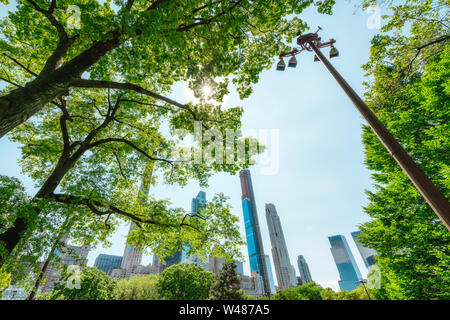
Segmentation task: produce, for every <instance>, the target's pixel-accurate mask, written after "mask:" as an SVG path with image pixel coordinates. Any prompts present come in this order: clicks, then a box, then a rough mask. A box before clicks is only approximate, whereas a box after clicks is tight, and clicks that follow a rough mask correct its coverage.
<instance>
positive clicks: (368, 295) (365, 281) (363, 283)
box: [356, 279, 372, 300]
mask: <svg viewBox="0 0 450 320" xmlns="http://www.w3.org/2000/svg"><path fill="white" fill-rule="evenodd" d="M356 283H360V284H362V285H363V287H364V290H365V291H366V293H367V297H368V298H369V300H372V299H371V298H370V294H369V291H367V288H366V283H367V280H365V279H361V280H359V281H356Z"/></svg>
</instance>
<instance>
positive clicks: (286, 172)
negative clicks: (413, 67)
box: [0, 1, 377, 290]
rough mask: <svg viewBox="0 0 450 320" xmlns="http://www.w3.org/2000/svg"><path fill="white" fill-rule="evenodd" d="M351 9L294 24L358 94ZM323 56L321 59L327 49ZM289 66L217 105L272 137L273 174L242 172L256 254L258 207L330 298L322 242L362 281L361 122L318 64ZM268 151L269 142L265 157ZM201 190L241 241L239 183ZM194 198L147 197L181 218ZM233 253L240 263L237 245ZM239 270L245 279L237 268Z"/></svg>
mask: <svg viewBox="0 0 450 320" xmlns="http://www.w3.org/2000/svg"><path fill="white" fill-rule="evenodd" d="M358 3H359V2H358V1H352V2H348V1H337V4H336V6H335V8H334V14H333V15H332V16H323V15H319V14H318V13H317V12H315V10H313V9H307V10H306V11H305V13H304V14H302V15H301V18H302V19H304V20H305V21H306V22H307V23H308V24H309V25H310V27H311V29H312V31H315V30H316V29H317V26H321V27H322V28H323V30H322V31H321V33H320V34H321V36H322V39H324V40H326V39H329V38H334V39H336V41H337V43H336V47H337V48H338V49H339V51H340V53H341V55H340V57H338V58H336V59H333V60H332V63H333V64H334V66H335V67H336V68H337V69H338V70H339V71H340V72H341V74H342V75H343V76H344V78H345V79H346V80H347V81H348V82H349V84H350V85H351V86H353V88H354V89H355V90H356V92H358V93H359V94H361V95H362V93H363V86H362V82H363V81H364V80H365V79H364V73H363V71H362V69H361V65H362V64H364V63H365V62H366V61H367V60H368V54H369V48H370V40H371V39H372V37H373V36H374V35H375V34H376V33H377V30H376V29H369V28H368V27H367V25H366V22H367V20H368V18H369V17H370V14H368V13H366V12H361V11H360V10H358V11H357V10H355V7H354V5H355V4H358ZM8 9H9V10H11V9H12V5H10V6H4V5H1V6H0V16H3V15H5V14H6V11H7V10H8ZM325 50H326V52H325V53H326V54H328V49H325ZM297 58H298V66H297V68H296V69H287V70H286V71H285V72H277V71H275V64H274V66H273V68H272V69H271V70H266V71H264V72H263V73H262V74H261V76H260V80H259V83H258V84H257V85H256V86H255V87H254V93H253V94H252V95H251V96H250V97H249V98H248V99H245V100H242V101H241V100H239V97H238V96H237V94H236V93H235V92H234V90H233V88H231V94H230V96H229V97H228V99H227V105H228V106H236V105H238V106H242V107H243V108H244V115H243V118H242V124H243V131H245V130H247V129H254V130H260V129H267V130H272V129H275V130H279V170H278V172H277V173H276V174H274V175H264V174H261V168H262V166H261V165H256V166H254V167H252V168H251V174H252V179H253V187H254V191H255V197H256V201H257V210H258V214H259V221H260V225H261V231H262V237H263V242H264V249H265V253H266V254H269V255H270V256H271V253H270V252H271V251H270V250H271V245H270V239H269V235H268V229H267V223H266V219H265V211H264V205H265V203H273V204H275V206H276V208H277V211H278V214H279V216H280V219H281V223H282V226H283V230H284V234H285V238H286V243H287V246H288V250H289V254H290V258H291V264H293V265H294V266H295V268H296V270H297V275H298V268H297V256H298V255H300V254H302V255H304V256H305V258H306V260H307V262H308V264H309V267H310V270H311V275H312V278H313V280H315V281H317V282H318V283H320V284H322V285H324V286H326V287H332V288H333V289H335V290H337V289H338V286H337V280H338V278H339V275H338V272H337V269H336V266H335V264H334V261H333V258H332V255H331V252H330V245H329V242H328V236H331V235H336V234H342V235H345V236H346V238H347V241H348V242H349V245H350V247H351V249H352V250H353V254H354V256H355V259H356V260H357V263H358V266H359V267H360V270H361V273H362V274H363V276H365V275H366V274H367V270H366V268H365V267H364V265H363V262H362V260H361V258H360V256H359V253H358V251H357V250H356V247H355V245H354V242H353V240H352V239H351V237H350V232H352V231H355V230H356V229H357V225H358V224H360V223H362V222H365V221H367V219H368V217H367V216H366V215H365V214H364V212H363V209H362V206H363V205H365V203H366V196H365V193H364V190H365V189H370V188H371V181H370V172H369V171H368V170H367V169H366V168H365V167H364V165H363V147H362V143H361V133H362V130H361V124H362V123H363V119H362V118H361V116H360V115H359V113H358V112H357V111H356V109H355V108H354V107H353V105H352V104H351V102H350V101H349V99H348V98H347V97H346V96H345V94H344V93H343V92H342V90H341V89H340V87H339V86H338V85H337V83H336V82H335V80H334V79H333V78H332V77H331V75H330V74H329V73H328V72H327V71H326V69H325V68H324V66H323V65H322V64H321V63H319V62H313V54H312V53H309V52H304V53H302V54H301V55H300V56H298V57H297ZM275 63H276V62H275ZM0 85H1V84H0ZM170 97H171V98H174V99H176V100H178V101H180V102H187V99H186V94H185V90H184V85H183V84H182V83H179V84H176V85H175V86H174V87H173V91H172V94H171V95H170ZM0 150H1V152H2V160H1V166H0V174H3V175H9V176H15V177H18V178H20V179H21V180H22V181H23V182H24V184H25V186H26V188H27V191H28V192H29V193H30V194H34V192H35V190H36V189H35V188H34V185H33V182H32V181H31V180H30V179H29V178H27V177H25V176H24V175H22V174H21V173H20V168H19V167H18V164H17V159H18V158H19V157H20V150H19V149H18V146H17V145H16V144H14V143H12V142H10V141H9V140H8V138H7V137H3V138H1V139H0ZM273 151H274V149H273V147H272V146H271V145H270V144H269V145H268V152H269V153H270V152H273ZM209 184H210V187H209V188H206V189H202V190H204V191H205V192H206V194H207V199H211V197H212V196H213V194H214V193H218V192H223V193H225V194H226V195H228V196H229V197H230V198H231V199H230V203H231V205H232V206H233V208H234V213H235V214H236V215H237V216H238V217H239V218H240V219H241V221H240V230H241V233H242V235H243V236H244V235H245V232H244V226H243V222H242V207H241V200H240V199H241V189H240V183H239V177H238V176H230V175H227V174H219V175H217V176H215V177H213V178H212V179H211V180H210V183H209ZM199 190H200V188H199V186H198V184H197V183H195V182H193V183H190V184H189V185H188V186H187V187H185V188H180V187H174V186H161V185H158V186H156V187H154V188H153V190H152V191H153V193H154V195H155V196H156V197H159V198H170V199H171V201H172V203H173V204H174V206H177V207H183V208H185V209H187V210H188V209H189V208H190V203H191V199H192V198H193V197H195V196H196V195H197V193H198V191H199ZM127 231H128V226H127V225H123V226H122V227H121V228H120V229H119V230H118V232H117V233H116V234H114V236H113V237H112V238H111V241H112V242H113V245H112V247H110V248H96V249H94V250H92V251H91V252H90V254H89V257H88V258H89V262H88V265H93V263H94V260H95V258H96V257H97V255H98V254H99V253H107V254H115V255H122V254H123V250H124V246H125V235H126V233H127ZM243 253H244V255H245V256H247V249H246V248H245V247H243ZM271 260H272V257H271ZM150 261H151V257H150V256H146V257H145V258H144V263H145V264H147V263H150ZM272 268H274V266H273V261H272ZM244 272H245V273H246V274H249V273H250V270H249V265H248V263H247V262H245V264H244ZM274 276H275V275H274ZM275 279H276V277H275Z"/></svg>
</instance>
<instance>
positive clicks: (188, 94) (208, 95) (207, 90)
mask: <svg viewBox="0 0 450 320" xmlns="http://www.w3.org/2000/svg"><path fill="white" fill-rule="evenodd" d="M221 80H222V79H221V78H216V79H215V81H221ZM183 91H184V97H185V98H186V99H187V100H188V101H189V102H193V103H200V102H203V103H209V104H213V105H222V106H225V105H226V104H227V102H228V98H229V95H225V96H224V98H223V102H218V101H216V100H215V99H213V98H212V96H213V95H214V89H213V87H211V86H210V85H209V84H208V83H205V84H203V85H202V87H201V89H200V93H201V95H202V99H199V98H197V97H196V96H195V95H194V91H192V90H191V88H189V85H188V82H184V85H183ZM201 100H202V101H201Z"/></svg>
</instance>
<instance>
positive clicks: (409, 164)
mask: <svg viewBox="0 0 450 320" xmlns="http://www.w3.org/2000/svg"><path fill="white" fill-rule="evenodd" d="M308 44H309V45H310V46H311V48H312V49H313V50H314V52H315V54H316V55H317V57H318V58H319V59H320V60H321V61H322V63H323V64H324V65H325V67H326V68H327V69H328V71H329V72H330V73H331V75H332V76H333V77H334V78H335V79H336V81H337V82H338V83H339V85H340V86H341V87H342V89H343V90H344V91H345V93H346V94H347V96H348V97H349V98H350V100H352V102H353V104H354V105H355V107H356V109H358V111H359V112H360V113H361V115H362V116H363V117H364V119H366V121H367V123H368V124H369V126H370V127H371V128H372V130H373V132H374V133H375V134H376V135H377V137H378V138H379V139H380V141H381V142H382V143H383V145H384V146H385V147H386V149H387V150H388V151H389V153H390V154H391V155H392V157H393V158H394V159H395V161H397V163H398V164H399V165H400V167H401V168H402V169H403V171H404V172H405V173H406V175H407V176H408V177H409V179H410V180H411V181H412V183H413V184H414V185H415V186H416V188H417V189H418V190H419V192H420V193H421V194H422V196H423V197H424V198H425V200H426V201H427V202H428V204H429V205H430V207H431V208H432V209H433V211H434V212H435V213H436V214H437V216H438V217H439V218H440V219H441V220H442V222H443V223H444V225H445V226H446V227H447V229H448V230H449V231H450V202H449V201H448V200H447V199H446V198H445V197H444V195H443V194H442V193H441V192H440V191H439V189H438V188H437V187H436V186H435V185H434V184H433V182H431V180H430V179H429V178H428V177H427V175H426V174H425V173H424V172H423V171H422V170H421V169H420V168H419V166H418V165H417V164H416V163H415V162H414V160H413V159H412V158H411V157H410V156H409V155H408V153H407V152H406V151H405V150H404V149H403V148H402V146H401V145H400V144H399V143H398V142H397V140H395V138H394V137H393V136H392V135H391V134H390V132H389V131H388V130H387V129H386V127H385V126H384V125H383V124H382V123H381V122H380V120H379V119H378V118H377V117H376V115H375V114H374V113H373V112H372V111H371V110H370V109H369V107H368V106H367V105H366V104H365V103H364V101H363V100H362V99H361V98H360V97H359V96H358V94H357V93H356V92H355V91H354V90H353V89H352V88H351V87H350V85H349V84H348V83H347V82H346V81H345V80H344V78H342V76H341V75H340V74H339V72H337V70H336V69H335V68H334V67H333V65H332V64H331V63H330V62H329V61H328V59H327V58H326V57H325V56H324V55H323V54H322V52H321V51H320V50H319V49H318V48H317V46H316V45H315V44H314V43H313V41H308Z"/></svg>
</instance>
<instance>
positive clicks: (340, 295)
mask: <svg viewBox="0 0 450 320" xmlns="http://www.w3.org/2000/svg"><path fill="white" fill-rule="evenodd" d="M367 290H368V291H369V294H370V298H371V300H376V297H377V294H376V291H377V290H376V289H367ZM271 299H272V300H369V298H368V296H367V293H366V291H365V290H364V287H362V286H359V287H357V288H356V289H355V290H353V291H352V292H347V291H339V292H334V291H333V290H332V289H331V288H325V289H324V288H322V287H321V286H320V285H318V284H317V283H315V282H309V283H306V284H303V285H300V286H298V287H294V288H287V289H283V290H280V291H278V292H277V293H276V294H274V295H273V296H272V297H271Z"/></svg>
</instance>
